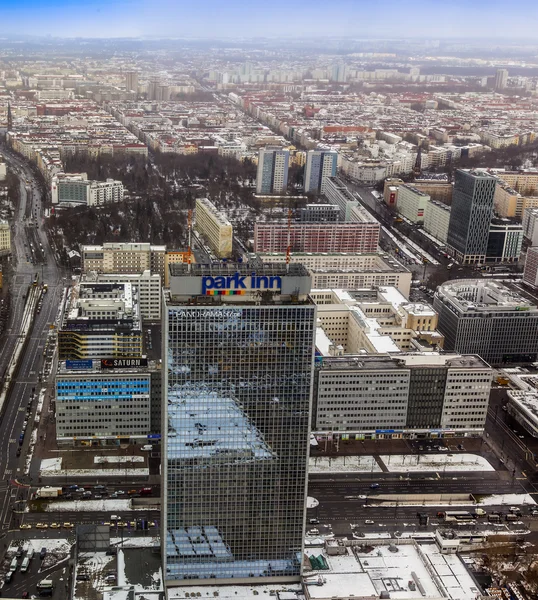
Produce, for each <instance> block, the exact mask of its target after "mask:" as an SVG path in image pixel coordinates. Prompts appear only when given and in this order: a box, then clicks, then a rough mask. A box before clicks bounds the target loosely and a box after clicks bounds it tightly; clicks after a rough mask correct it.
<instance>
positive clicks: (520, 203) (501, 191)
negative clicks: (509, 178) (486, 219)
mask: <svg viewBox="0 0 538 600" xmlns="http://www.w3.org/2000/svg"><path fill="white" fill-rule="evenodd" d="M524 201H525V199H524V198H523V196H522V195H521V194H520V193H519V192H517V191H516V190H514V189H513V188H511V187H510V186H508V185H506V183H504V182H500V181H498V182H497V186H496V188H495V196H494V197H493V205H494V207H495V212H496V213H497V215H499V217H508V218H514V217H518V218H520V219H521V216H522V215H523V209H524Z"/></svg>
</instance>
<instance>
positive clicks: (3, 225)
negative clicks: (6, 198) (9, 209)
mask: <svg viewBox="0 0 538 600" xmlns="http://www.w3.org/2000/svg"><path fill="white" fill-rule="evenodd" d="M8 252H11V228H10V226H9V223H8V222H7V221H4V220H2V219H0V253H2V254H7V253H8Z"/></svg>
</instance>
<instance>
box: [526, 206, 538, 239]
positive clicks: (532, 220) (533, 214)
mask: <svg viewBox="0 0 538 600" xmlns="http://www.w3.org/2000/svg"><path fill="white" fill-rule="evenodd" d="M523 237H524V238H526V239H527V240H529V242H530V244H531V246H538V208H530V209H528V210H526V211H525V212H524V213H523Z"/></svg>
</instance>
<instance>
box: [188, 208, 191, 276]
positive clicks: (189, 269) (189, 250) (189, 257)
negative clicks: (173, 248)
mask: <svg viewBox="0 0 538 600" xmlns="http://www.w3.org/2000/svg"><path fill="white" fill-rule="evenodd" d="M188 214H189V216H188V217H187V225H188V229H189V248H188V250H187V272H189V273H190V272H191V262H192V250H191V236H192V209H190V210H189V213H188Z"/></svg>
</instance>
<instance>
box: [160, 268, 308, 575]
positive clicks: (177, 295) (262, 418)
mask: <svg viewBox="0 0 538 600" xmlns="http://www.w3.org/2000/svg"><path fill="white" fill-rule="evenodd" d="M169 269H170V273H169V275H170V287H169V289H165V291H164V303H163V363H164V364H163V390H164V394H165V401H164V402H163V424H162V435H163V458H162V478H163V486H162V489H163V498H162V507H163V518H162V535H161V539H162V542H161V543H162V555H163V558H164V572H165V579H166V582H167V585H177V584H182V585H186V584H192V585H195V584H203V583H207V584H215V583H235V584H238V583H255V582H265V583H271V582H273V583H278V582H282V583H284V582H293V581H299V579H300V575H301V563H302V555H303V535H304V527H305V512H306V511H305V503H306V491H307V457H308V446H309V420H310V411H311V398H312V382H313V365H314V335H315V328H316V307H315V305H314V303H313V302H312V300H311V299H310V297H309V292H310V277H309V275H308V272H307V271H306V269H305V267H303V266H302V265H297V264H292V265H290V266H289V268H288V269H287V268H286V265H270V264H269V265H267V264H265V265H261V264H260V265H258V266H257V267H253V266H252V265H245V264H238V265H233V264H230V263H225V264H219V265H198V264H195V265H191V266H190V268H189V267H188V266H187V265H180V264H175V265H170V266H169ZM253 271H255V274H253Z"/></svg>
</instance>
